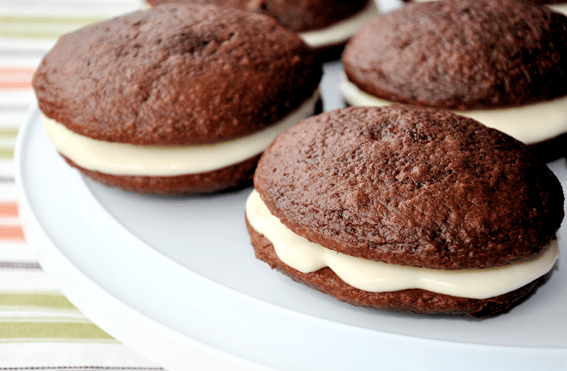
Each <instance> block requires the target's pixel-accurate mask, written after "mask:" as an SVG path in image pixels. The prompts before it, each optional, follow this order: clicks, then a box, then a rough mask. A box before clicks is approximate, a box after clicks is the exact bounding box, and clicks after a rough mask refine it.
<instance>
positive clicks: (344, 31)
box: [299, 0, 378, 48]
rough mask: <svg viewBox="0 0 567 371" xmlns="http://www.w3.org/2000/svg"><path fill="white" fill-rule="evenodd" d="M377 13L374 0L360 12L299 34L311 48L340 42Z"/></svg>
mask: <svg viewBox="0 0 567 371" xmlns="http://www.w3.org/2000/svg"><path fill="white" fill-rule="evenodd" d="M377 13H378V8H377V7H376V4H375V2H374V0H371V1H369V2H368V5H367V6H366V7H365V8H364V9H363V10H361V11H360V12H358V13H356V14H353V15H352V16H351V17H349V18H347V19H344V20H342V21H340V22H337V23H335V24H333V25H331V26H329V27H326V28H324V29H320V30H313V31H306V32H300V33H299V36H300V37H301V38H302V39H303V41H305V43H306V44H308V45H309V46H311V47H312V48H319V47H322V46H327V45H335V44H340V43H343V42H345V41H347V40H348V39H349V38H350V37H351V36H352V35H353V34H354V33H355V32H356V31H357V30H358V29H359V28H360V26H362V25H363V24H364V23H366V21H368V20H369V19H370V18H372V17H373V16H374V15H375V14H377Z"/></svg>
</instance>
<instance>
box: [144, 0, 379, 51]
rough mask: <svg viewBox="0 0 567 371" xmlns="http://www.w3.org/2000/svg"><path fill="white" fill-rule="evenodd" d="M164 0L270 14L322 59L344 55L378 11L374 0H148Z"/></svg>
mask: <svg viewBox="0 0 567 371" xmlns="http://www.w3.org/2000/svg"><path fill="white" fill-rule="evenodd" d="M147 2H148V3H149V4H150V5H152V6H156V5H159V4H164V3H174V2H183V3H188V4H214V5H218V6H225V7H232V8H236V9H242V10H246V11H252V12H255V13H261V14H265V15H268V16H270V17H272V18H274V19H276V20H277V21H278V22H279V23H280V24H281V25H283V26H284V27H286V28H288V29H290V30H293V31H295V32H297V33H299V35H300V36H301V37H302V38H303V40H304V41H305V42H306V43H307V44H308V45H310V46H312V47H313V48H314V49H315V50H316V51H317V53H318V55H319V57H320V58H321V59H322V60H333V59H338V58H339V57H340V54H341V51H342V49H343V47H344V45H345V43H346V41H347V40H348V39H349V37H350V36H352V34H353V33H354V32H355V31H356V30H357V29H358V28H359V27H360V26H361V25H362V24H364V22H366V21H368V20H369V19H370V18H371V17H372V16H373V15H374V14H376V13H377V9H376V4H375V2H374V0H302V1H298V0H261V1H257V0H147Z"/></svg>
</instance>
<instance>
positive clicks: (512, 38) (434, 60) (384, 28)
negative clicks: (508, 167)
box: [340, 0, 567, 161]
mask: <svg viewBox="0 0 567 371" xmlns="http://www.w3.org/2000/svg"><path fill="white" fill-rule="evenodd" d="M566 55H567V17H565V16H563V15H561V14H559V13H555V12H552V11H551V10H549V9H548V8H547V7H542V6H539V5H536V4H533V3H527V2H524V1H518V0H500V1H493V0H451V1H433V2H420V3H412V4H409V5H406V6H404V7H402V8H400V9H397V10H395V11H392V12H390V13H387V14H381V15H377V16H375V17H374V18H373V19H372V20H371V21H369V22H368V23H366V24H365V25H364V26H363V27H361V28H360V29H359V31H358V32H357V33H356V34H355V35H354V36H353V37H352V38H351V39H350V41H349V43H348V44H347V46H346V47H345V50H344V52H343V55H342V59H343V63H344V76H343V80H342V82H341V87H340V89H341V94H342V96H343V98H344V100H345V102H346V103H347V104H348V105H352V106H359V105H373V106H381V105H387V104H391V103H398V104H411V105H418V106H428V107H434V108H443V109H448V110H451V111H454V112H457V113H458V114H461V115H464V116H468V117H471V118H474V119H476V120H477V121H479V122H481V123H483V124H485V125H487V126H489V127H493V128H496V129H498V130H501V131H503V132H505V133H506V134H508V135H511V136H512V137H514V138H516V139H518V140H520V141H522V142H524V143H525V144H527V145H529V146H530V147H531V148H532V149H533V150H534V151H535V152H536V153H538V155H539V156H540V157H541V158H542V159H544V160H545V161H551V160H553V159H556V158H559V157H561V156H563V155H564V149H565V148H567V135H566V134H565V133H567V58H566V57H565V56H566Z"/></svg>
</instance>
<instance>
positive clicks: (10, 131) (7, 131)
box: [0, 127, 18, 138]
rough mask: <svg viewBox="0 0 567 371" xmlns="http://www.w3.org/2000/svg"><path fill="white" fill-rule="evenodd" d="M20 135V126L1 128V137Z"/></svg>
mask: <svg viewBox="0 0 567 371" xmlns="http://www.w3.org/2000/svg"><path fill="white" fill-rule="evenodd" d="M17 136H18V128H17V127H16V128H15V127H11V128H10V127H5V128H0V138H15V137H17Z"/></svg>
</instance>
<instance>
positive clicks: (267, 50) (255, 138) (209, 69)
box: [33, 4, 322, 194]
mask: <svg viewBox="0 0 567 371" xmlns="http://www.w3.org/2000/svg"><path fill="white" fill-rule="evenodd" d="M321 75H322V70H321V65H320V63H319V62H318V61H317V58H316V56H315V55H314V53H313V52H312V49H311V48H310V47H309V46H307V45H306V44H305V43H304V42H303V41H302V40H301V39H300V38H299V37H298V36H297V35H296V34H295V33H294V32H292V31H289V30H287V29H285V28H283V27H282V26H280V25H279V24H277V22H275V21H274V20H273V19H271V18H270V17H267V16H264V15H261V14H254V13H250V12H244V11H239V10H235V9H230V10H229V9H223V8H219V7H215V6H204V5H187V4H168V5H163V6H159V7H156V8H153V9H148V10H145V11H138V12H134V13H131V14H128V15H125V16H121V17H118V18H114V19H111V20H108V21H104V22H101V23H98V24H95V25H93V26H90V27H87V28H83V29H81V30H79V31H76V32H73V33H71V34H67V35H64V36H62V37H61V38H60V39H59V40H58V42H57V44H56V45H55V46H54V47H53V49H52V50H51V51H50V52H49V53H48V54H47V55H46V56H45V57H44V59H43V60H42V62H41V64H40V65H39V67H38V69H37V71H36V72H35V75H34V77H33V87H34V89H35V92H36V95H37V99H38V102H39V107H40V109H41V111H42V112H43V114H44V116H45V119H44V128H45V130H46V132H47V134H48V135H49V137H50V139H51V140H52V141H53V142H54V144H55V146H56V149H57V151H58V152H59V153H60V154H62V155H63V156H64V157H65V158H66V160H67V161H68V162H69V164H71V165H72V166H75V167H77V168H78V169H79V170H81V171H83V172H84V173H85V174H86V175H88V176H90V177H92V178H93V179H95V180H98V181H101V182H103V183H105V184H108V185H112V186H117V187H122V188H124V189H127V190H132V191H136V192H144V193H163V194H183V193H192V192H212V191H217V190H220V189H223V188H228V187H234V186H238V185H240V184H242V183H243V182H247V181H248V182H250V180H251V178H252V175H253V172H254V169H255V165H256V163H257V159H258V158H259V155H260V154H261V153H262V151H263V150H264V148H265V147H266V146H267V145H268V144H269V143H270V142H271V141H272V139H273V138H274V137H275V135H276V134H277V133H279V132H280V131H282V130H283V129H285V128H286V127H289V126H291V125H293V124H294V123H295V122H297V121H299V120H301V119H303V118H305V117H308V116H310V115H312V114H313V113H314V112H315V111H317V110H319V112H320V111H321V101H320V94H319V88H318V85H319V82H320V79H321Z"/></svg>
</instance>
